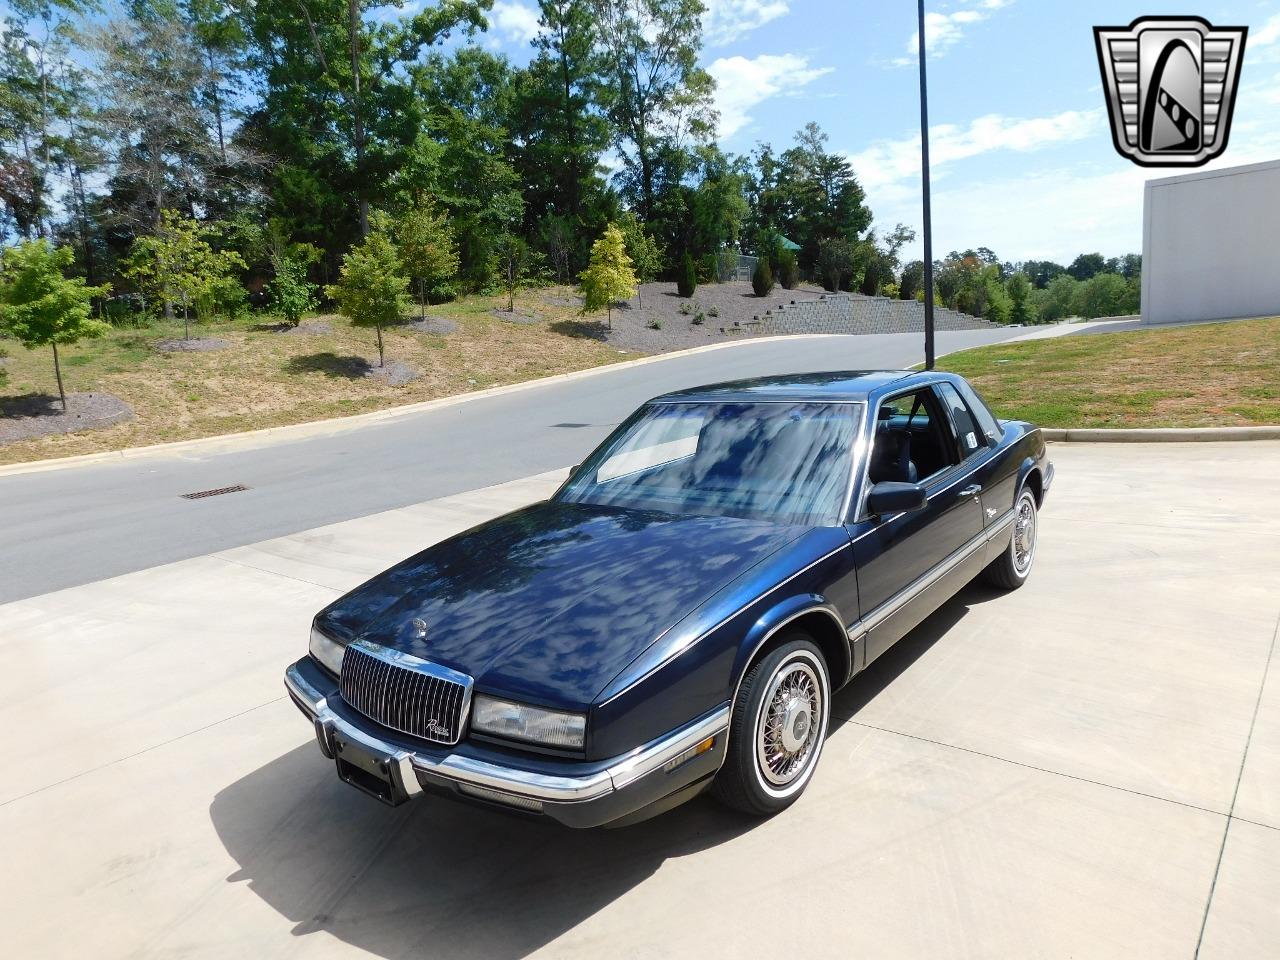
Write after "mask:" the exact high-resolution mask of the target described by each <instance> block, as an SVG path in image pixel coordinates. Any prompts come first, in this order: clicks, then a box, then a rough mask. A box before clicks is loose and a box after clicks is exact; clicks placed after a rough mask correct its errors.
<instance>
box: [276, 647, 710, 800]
mask: <svg viewBox="0 0 1280 960" xmlns="http://www.w3.org/2000/svg"><path fill="white" fill-rule="evenodd" d="M285 686H286V688H287V689H288V691H289V693H290V695H291V697H292V698H293V699H294V700H295V701H297V702H298V703H299V704H300V705H302V706H303V708H304V709H305V710H306V712H307V713H309V714H311V715H312V717H313V720H314V723H315V727H316V731H317V736H318V737H323V738H324V739H321V740H320V748H321V751H322V752H324V753H325V755H326V756H329V755H330V749H328V748H329V744H330V743H331V742H332V740H333V738H334V737H335V736H341V737H344V738H346V739H349V740H352V741H355V742H356V743H359V744H360V745H361V746H363V747H365V748H366V749H368V750H372V751H374V752H375V753H377V754H380V755H384V756H386V757H388V758H389V760H390V761H391V763H392V764H393V765H394V766H396V767H397V768H398V769H399V771H400V772H401V775H402V777H403V776H405V774H406V773H407V772H408V771H414V772H421V773H424V774H427V775H432V776H438V777H442V778H444V779H446V780H451V781H454V782H457V783H468V784H472V785H475V786H481V787H487V788H489V789H492V790H500V791H502V792H504V793H510V794H514V795H516V796H521V797H530V798H535V799H538V800H542V801H547V802H552V803H576V802H580V801H584V800H594V799H597V798H599V797H603V796H607V795H608V794H610V793H614V792H615V791H617V790H620V789H622V788H623V787H625V786H628V785H629V784H632V783H635V782H636V781H637V780H639V779H641V778H642V777H645V776H648V775H649V774H651V773H655V772H657V771H660V770H661V769H662V767H663V765H664V764H665V763H666V762H667V761H668V760H670V759H672V758H673V757H677V756H679V755H680V754H681V753H683V752H684V751H685V750H688V749H689V748H690V747H692V746H694V745H695V744H698V743H701V742H702V741H703V740H705V739H706V738H707V737H712V736H719V735H720V734H721V733H722V732H723V731H725V730H727V729H728V727H729V709H730V704H729V703H723V704H721V705H720V706H718V707H716V708H715V709H713V710H711V711H709V712H707V713H706V714H703V715H702V716H701V717H697V718H695V719H694V720H692V721H690V722H689V723H687V724H685V725H684V726H682V727H679V728H677V729H676V730H673V731H671V732H670V733H668V734H666V735H665V736H662V737H659V738H658V739H656V740H653V741H650V742H649V743H648V744H644V745H642V746H640V747H638V748H636V749H635V750H633V751H631V752H630V753H626V754H623V755H621V756H618V757H615V758H613V759H612V760H610V761H609V762H608V763H607V765H606V766H605V767H604V768H603V769H601V770H597V771H595V772H592V773H589V774H583V775H581V776H573V775H566V776H557V775H553V774H542V773H535V772H533V771H531V770H521V769H519V768H516V767H508V766H503V765H501V764H496V763H490V762H488V761H485V760H477V759H475V758H472V757H464V756H460V755H458V754H456V753H451V754H449V755H447V756H445V757H443V758H441V759H439V760H437V759H435V758H433V757H429V756H425V755H423V754H420V753H417V752H415V751H412V750H406V749H403V748H401V747H399V746H397V745H395V744H393V743H390V742H388V741H386V740H383V739H382V738H381V737H379V736H377V735H376V734H372V733H370V732H368V731H366V730H363V729H361V728H360V727H358V726H356V725H355V724H353V723H351V722H349V721H347V720H344V719H343V718H342V717H339V716H338V715H337V714H336V713H334V712H333V709H332V708H331V707H330V706H329V705H328V703H327V701H326V699H325V698H324V697H323V696H322V695H321V694H320V692H319V691H318V690H317V689H316V688H315V687H314V686H312V685H311V684H310V683H308V682H307V680H306V678H305V677H304V676H303V675H302V673H301V671H299V670H298V667H297V665H296V664H294V665H293V666H290V667H289V668H288V670H286V671H285ZM404 786H405V789H406V790H407V791H408V793H409V794H410V795H411V796H412V795H414V794H416V793H419V792H421V789H422V787H421V784H419V783H418V780H417V777H416V775H411V776H407V778H406V779H405V783H404Z"/></svg>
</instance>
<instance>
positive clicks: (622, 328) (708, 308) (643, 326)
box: [548, 280, 823, 353]
mask: <svg viewBox="0 0 1280 960" xmlns="http://www.w3.org/2000/svg"><path fill="white" fill-rule="evenodd" d="M640 292H641V295H642V297H643V301H644V306H643V307H642V306H641V305H640V302H641V301H640V299H634V300H630V301H628V302H627V303H623V304H618V305H617V306H615V307H614V308H613V329H612V330H610V329H608V328H607V327H606V324H605V316H604V314H603V312H602V313H599V314H590V315H588V316H585V317H582V318H581V319H577V320H567V321H561V324H560V328H561V329H562V332H564V333H568V334H569V335H570V336H579V337H590V338H591V339H593V340H600V341H602V342H604V343H608V344H609V345H610V346H613V347H619V348H623V349H626V350H638V351H640V352H642V353H666V352H667V351H670V350H683V349H686V348H688V347H700V346H704V345H706V344H709V343H723V342H725V341H726V340H736V339H742V338H743V337H745V336H749V335H750V334H749V332H748V329H747V328H744V327H742V326H737V327H735V326H734V321H737V323H738V324H740V325H741V324H746V323H749V322H750V321H751V320H752V319H753V318H755V317H756V316H760V315H763V314H764V313H765V311H766V310H769V309H771V308H774V307H777V306H779V305H780V304H784V303H790V302H791V301H793V300H796V301H800V300H816V299H818V297H820V296H821V295H822V293H823V291H822V290H821V289H819V288H818V287H815V286H811V285H809V284H805V285H803V286H801V287H799V288H797V289H795V290H784V289H783V288H782V287H774V288H773V291H772V292H771V293H770V294H769V295H768V296H765V297H757V296H756V295H755V291H753V290H752V289H751V284H750V283H748V282H746V281H744V280H730V281H728V282H726V283H706V284H702V285H701V286H699V287H698V289H697V290H695V291H694V294H693V296H692V297H689V298H685V297H681V296H679V295H678V294H677V293H676V285H675V284H674V283H670V282H666V281H658V282H654V283H646V284H643V285H642V286H641V287H640ZM564 299H565V298H563V297H555V300H556V301H562V300H564ZM551 300H552V298H550V297H549V298H548V302H551ZM581 302H582V300H581V299H580V298H575V299H573V300H572V301H571V302H570V303H568V304H566V305H571V306H577V305H578V304H580V303H581ZM682 304H688V310H689V312H688V313H681V312H680V307H681V305H682ZM699 311H701V312H702V315H703V317H702V323H694V322H693V321H694V317H695V316H696V315H697V313H698V312H699ZM713 313H714V314H715V316H712V314H713ZM655 323H656V324H657V325H658V326H657V327H656V328H655V327H654V326H653V324H655ZM729 331H732V332H729Z"/></svg>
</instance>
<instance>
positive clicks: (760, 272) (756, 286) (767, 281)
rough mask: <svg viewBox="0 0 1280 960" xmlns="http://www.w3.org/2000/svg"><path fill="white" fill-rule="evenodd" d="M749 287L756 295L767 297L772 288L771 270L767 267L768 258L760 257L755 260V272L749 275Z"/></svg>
mask: <svg viewBox="0 0 1280 960" xmlns="http://www.w3.org/2000/svg"><path fill="white" fill-rule="evenodd" d="M751 289H752V290H754V291H755V292H756V296H757V297H767V296H768V295H769V291H771V290H772V289H773V270H771V269H770V268H769V258H768V257H761V258H760V259H759V260H757V261H756V270H755V273H753V274H752V275H751Z"/></svg>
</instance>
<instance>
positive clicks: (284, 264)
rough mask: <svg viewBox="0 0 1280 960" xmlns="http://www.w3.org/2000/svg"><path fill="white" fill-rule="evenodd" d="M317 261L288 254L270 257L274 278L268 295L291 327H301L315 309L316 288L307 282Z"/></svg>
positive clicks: (272, 254)
mask: <svg viewBox="0 0 1280 960" xmlns="http://www.w3.org/2000/svg"><path fill="white" fill-rule="evenodd" d="M312 249H315V248H314V247H313V248H312ZM314 259H315V258H314V257H307V256H304V255H302V254H300V253H297V252H294V251H289V250H273V251H272V253H271V268H272V270H274V271H275V276H274V277H272V279H271V282H270V283H269V284H267V292H268V293H270V294H271V302H272V303H274V304H275V306H276V309H277V310H279V311H280V314H281V316H283V317H284V320H285V323H287V324H289V326H291V327H296V326H297V325H298V321H299V320H301V319H302V315H303V314H304V313H306V312H307V311H308V310H313V309H315V306H316V285H315V284H314V283H312V282H311V281H310V280H308V279H307V274H308V273H309V272H310V269H311V264H312V263H313V262H314Z"/></svg>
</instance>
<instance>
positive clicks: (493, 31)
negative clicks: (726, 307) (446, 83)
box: [481, 0, 1280, 260]
mask: <svg viewBox="0 0 1280 960" xmlns="http://www.w3.org/2000/svg"><path fill="white" fill-rule="evenodd" d="M704 2H705V3H706V5H707V7H708V11H707V14H706V16H705V17H704V21H703V26H704V33H705V36H706V43H705V46H704V50H703V56H702V61H703V65H704V66H705V67H706V68H707V69H708V70H710V72H711V73H712V75H714V76H715V77H716V78H717V80H718V82H719V87H720V89H719V91H718V93H717V104H718V107H719V110H720V115H721V136H720V141H721V145H722V146H723V147H724V148H725V149H727V150H730V151H732V152H745V151H747V150H750V149H751V148H752V147H753V146H754V144H755V143H757V142H758V141H761V140H765V141H769V142H771V143H773V144H774V145H775V146H777V147H784V146H786V145H787V144H789V143H790V141H791V138H792V136H793V134H794V133H795V131H796V130H797V129H799V128H800V127H801V126H802V125H803V124H804V123H806V122H808V121H809V120H815V121H817V122H818V123H819V124H820V125H821V126H822V128H823V129H824V130H825V131H827V133H828V134H829V135H830V137H831V141H830V147H831V149H833V150H836V151H839V152H841V153H845V154H847V155H848V156H849V158H850V160H851V161H852V162H853V166H854V172H855V173H856V174H857V175H858V178H859V179H860V180H861V181H862V183H863V185H864V187H865V188H866V190H867V194H868V201H869V204H870V206H871V208H872V211H873V213H874V214H875V218H876V223H877V225H878V226H880V227H885V228H891V227H892V226H893V224H894V223H896V222H899V221H901V222H903V223H907V224H908V225H911V226H913V227H917V228H918V227H919V222H920V186H919V183H920V174H919V160H918V156H919V122H920V117H919V101H918V99H917V74H916V70H915V66H916V60H915V53H914V43H915V26H916V4H915V3H914V2H913V0H889V2H886V0H881V2H869V0H858V2H851V0H704ZM926 10H927V11H928V14H929V17H930V21H929V26H928V27H927V28H926V31H925V34H926V39H927V41H928V42H929V45H930V52H929V57H928V70H929V111H930V116H929V120H930V129H931V131H932V132H931V134H930V141H931V149H932V153H933V158H932V159H933V163H932V164H931V166H932V170H933V186H934V191H933V216H934V251H935V255H936V256H940V255H942V254H945V253H946V252H947V251H949V250H953V249H963V248H966V247H976V246H987V247H990V248H991V249H993V250H995V251H996V253H997V254H999V255H1000V256H1001V257H1002V258H1004V259H1007V260H1024V259H1030V258H1035V259H1039V258H1050V259H1056V260H1070V259H1071V258H1073V257H1074V256H1075V255H1076V254H1077V253H1080V252H1085V251H1093V250H1098V251H1101V252H1102V253H1104V254H1106V255H1108V256H1116V255H1119V254H1122V253H1126V252H1130V251H1140V250H1141V248H1142V184H1143V182H1144V181H1145V180H1147V179H1150V178H1152V177H1155V176H1165V175H1168V174H1167V173H1166V172H1165V171H1151V170H1143V169H1141V168H1139V167H1136V166H1134V165H1133V164H1132V163H1131V162H1130V161H1128V160H1125V159H1122V158H1121V157H1120V156H1119V155H1118V154H1116V152H1115V149H1114V148H1113V147H1112V145H1111V136H1110V133H1109V128H1108V123H1107V117H1106V109H1105V106H1104V102H1103V95H1102V88H1101V81H1100V77H1099V73H1098V62H1097V56H1096V54H1095V52H1094V41H1093V31H1092V27H1093V26H1095V25H1113V24H1128V23H1129V21H1130V20H1133V19H1134V18H1136V17H1139V16H1146V15H1156V14H1165V15H1172V14H1196V15H1199V16H1202V17H1204V18H1205V19H1207V20H1209V21H1210V22H1211V23H1214V24H1219V25H1224V26H1234V25H1240V24H1244V25H1246V26H1248V27H1249V28H1250V30H1249V33H1250V36H1249V40H1248V43H1247V46H1246V51H1245V58H1244V64H1243V67H1242V71H1241V79H1240V89H1239V93H1238V96H1237V101H1236V111H1235V120H1234V123H1233V125H1232V132H1231V139H1230V144H1229V146H1228V148H1227V151H1226V153H1225V154H1224V155H1223V157H1221V158H1220V159H1219V160H1217V161H1214V162H1213V164H1212V165H1211V166H1234V165H1237V164H1243V163H1253V162H1257V161H1260V160H1272V159H1280V123H1277V121H1278V120H1280V0H1268V2H1247V3H1234V4H1232V3H1197V4H1190V5H1188V4H1174V5H1172V6H1152V5H1150V4H1149V3H1142V4H1138V3H1128V2H1114V0H1112V2H1106V3H1104V2H1100V0H1095V2H1078V0H1070V2H1059V0H952V2H946V3H944V2H927V3H926ZM489 19H490V23H491V28H490V34H489V36H488V37H486V38H484V39H483V40H482V41H481V42H484V43H487V44H488V45H490V46H491V47H496V48H499V49H501V50H503V51H504V52H506V53H508V54H509V55H510V56H511V57H512V59H513V60H515V61H518V62H523V61H524V60H525V59H527V56H528V54H527V50H528V38H529V36H530V33H531V31H532V30H534V29H536V26H537V15H536V4H535V3H534V2H533V0H497V2H496V3H495V5H494V10H493V12H492V13H491V14H490V17H489ZM1177 172H1178V171H1176V170H1172V171H1168V173H1177ZM908 253H909V254H910V255H913V256H917V255H918V253H919V244H918V243H917V244H916V245H915V249H914V250H910V251H908Z"/></svg>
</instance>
